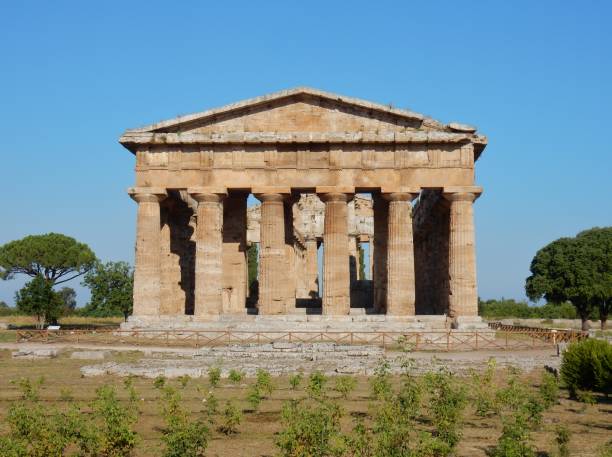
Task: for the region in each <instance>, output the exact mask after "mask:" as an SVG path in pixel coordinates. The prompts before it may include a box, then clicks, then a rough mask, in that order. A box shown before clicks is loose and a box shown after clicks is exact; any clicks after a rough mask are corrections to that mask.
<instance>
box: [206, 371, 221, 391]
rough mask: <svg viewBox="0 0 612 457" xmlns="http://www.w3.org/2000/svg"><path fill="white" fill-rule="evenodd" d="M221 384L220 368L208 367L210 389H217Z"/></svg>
mask: <svg viewBox="0 0 612 457" xmlns="http://www.w3.org/2000/svg"><path fill="white" fill-rule="evenodd" d="M220 382H221V368H219V367H210V368H209V369H208V383H209V384H210V387H217V386H218V385H219V383H220Z"/></svg>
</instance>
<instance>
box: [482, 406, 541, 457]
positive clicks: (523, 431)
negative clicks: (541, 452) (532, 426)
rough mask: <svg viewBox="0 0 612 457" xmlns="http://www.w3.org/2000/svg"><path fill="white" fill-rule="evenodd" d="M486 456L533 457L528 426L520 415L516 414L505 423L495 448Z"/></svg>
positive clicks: (533, 451) (533, 452)
mask: <svg viewBox="0 0 612 457" xmlns="http://www.w3.org/2000/svg"><path fill="white" fill-rule="evenodd" d="M487 454H488V455H489V456H490V457H535V455H536V453H535V450H534V448H533V445H532V444H531V435H530V432H529V424H528V422H527V420H526V419H525V417H524V416H523V414H522V413H520V412H517V413H515V414H514V415H513V416H512V417H511V418H509V419H507V420H506V421H505V423H504V426H503V428H502V434H501V436H500V437H499V440H498V441H497V446H495V447H494V448H492V449H491V450H490V451H489V452H488V453H487Z"/></svg>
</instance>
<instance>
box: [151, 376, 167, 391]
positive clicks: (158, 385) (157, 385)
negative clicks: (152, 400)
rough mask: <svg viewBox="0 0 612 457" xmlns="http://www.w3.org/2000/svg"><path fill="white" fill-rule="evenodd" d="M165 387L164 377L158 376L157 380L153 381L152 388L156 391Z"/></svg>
mask: <svg viewBox="0 0 612 457" xmlns="http://www.w3.org/2000/svg"><path fill="white" fill-rule="evenodd" d="M165 385H166V377H165V376H163V375H159V376H158V377H157V378H155V379H154V380H153V387H155V388H156V389H162V388H163V387H164V386H165Z"/></svg>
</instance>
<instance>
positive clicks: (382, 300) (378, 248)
mask: <svg viewBox="0 0 612 457" xmlns="http://www.w3.org/2000/svg"><path fill="white" fill-rule="evenodd" d="M373 213H374V242H373V243H370V249H372V248H373V262H372V285H373V287H374V310H375V311H376V312H378V313H383V312H384V311H385V310H386V309H387V235H388V233H387V232H388V217H389V202H388V201H387V200H385V199H384V198H383V197H382V196H381V195H380V194H375V195H373Z"/></svg>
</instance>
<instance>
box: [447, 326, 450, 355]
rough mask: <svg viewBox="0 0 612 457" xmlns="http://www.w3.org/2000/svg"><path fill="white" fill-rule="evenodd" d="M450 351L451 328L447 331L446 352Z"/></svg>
mask: <svg viewBox="0 0 612 457" xmlns="http://www.w3.org/2000/svg"><path fill="white" fill-rule="evenodd" d="M448 351H450V330H448V331H447V332H446V352H448Z"/></svg>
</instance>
